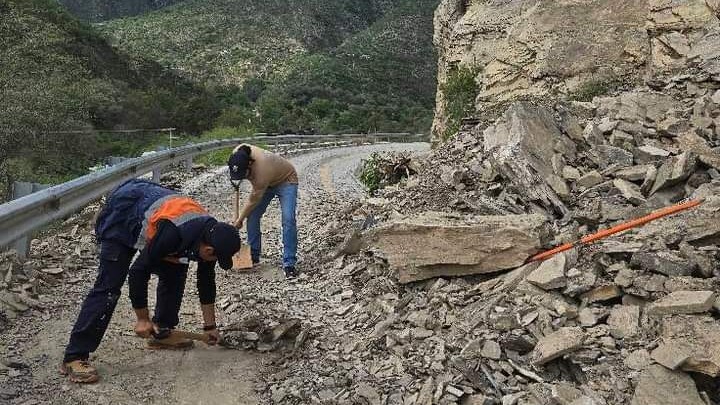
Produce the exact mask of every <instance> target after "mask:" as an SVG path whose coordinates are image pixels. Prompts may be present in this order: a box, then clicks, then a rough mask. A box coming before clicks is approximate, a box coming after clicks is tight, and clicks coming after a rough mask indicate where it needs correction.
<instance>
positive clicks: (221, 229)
mask: <svg viewBox="0 0 720 405" xmlns="http://www.w3.org/2000/svg"><path fill="white" fill-rule="evenodd" d="M208 242H210V246H212V247H213V249H215V256H217V258H218V264H219V265H220V267H221V268H223V269H224V270H230V269H231V268H232V266H233V260H232V258H233V256H234V255H235V253H237V252H238V251H239V250H240V246H242V242H241V241H240V232H238V229H237V228H236V227H234V226H232V225H230V224H226V223H224V222H218V223H216V224H215V225H214V226H213V227H212V228H211V229H210V235H209V241H208Z"/></svg>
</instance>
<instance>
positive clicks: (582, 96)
mask: <svg viewBox="0 0 720 405" xmlns="http://www.w3.org/2000/svg"><path fill="white" fill-rule="evenodd" d="M620 86H622V81H621V80H620V79H618V78H612V77H608V78H602V79H601V78H593V79H590V80H588V81H586V82H584V83H583V84H581V85H580V86H579V87H578V88H577V89H576V90H575V91H574V92H572V93H570V95H569V98H570V100H574V101H584V102H590V101H593V99H594V98H595V97H600V96H604V95H607V94H610V93H612V92H613V91H615V90H617V89H618V88H619V87H620Z"/></svg>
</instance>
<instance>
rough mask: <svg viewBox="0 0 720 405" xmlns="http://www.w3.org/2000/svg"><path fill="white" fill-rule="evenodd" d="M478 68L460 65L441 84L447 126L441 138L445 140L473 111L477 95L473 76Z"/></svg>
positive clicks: (477, 71)
mask: <svg viewBox="0 0 720 405" xmlns="http://www.w3.org/2000/svg"><path fill="white" fill-rule="evenodd" d="M478 73H480V69H478V68H475V67H460V68H457V69H456V70H454V71H452V72H451V73H450V74H449V75H448V79H447V81H446V82H445V83H444V84H443V85H442V87H441V89H442V92H443V93H444V94H445V99H446V100H447V101H446V110H445V116H446V117H447V127H446V129H445V132H444V133H443V134H442V139H443V140H447V139H448V138H450V137H451V136H453V135H454V134H456V133H457V131H458V130H459V129H460V123H461V122H462V119H463V118H465V117H467V116H469V115H471V114H473V113H474V112H475V99H476V98H477V95H478V85H477V83H476V82H475V77H476V76H477V75H478Z"/></svg>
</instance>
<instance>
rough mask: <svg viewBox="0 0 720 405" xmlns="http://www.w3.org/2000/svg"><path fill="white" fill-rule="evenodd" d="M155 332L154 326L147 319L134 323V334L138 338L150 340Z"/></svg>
mask: <svg viewBox="0 0 720 405" xmlns="http://www.w3.org/2000/svg"><path fill="white" fill-rule="evenodd" d="M155 332H156V330H155V325H154V324H153V323H152V322H150V321H149V320H147V319H139V320H138V321H137V322H136V323H135V333H136V334H137V335H138V336H140V337H143V338H146V339H147V338H151V337H152V335H153V333H155Z"/></svg>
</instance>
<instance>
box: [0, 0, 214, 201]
mask: <svg viewBox="0 0 720 405" xmlns="http://www.w3.org/2000/svg"><path fill="white" fill-rule="evenodd" d="M0 43H2V44H3V45H2V46H3V51H2V52H0V66H2V69H0V100H2V103H0V184H1V185H0V196H1V195H2V194H4V190H3V189H4V188H6V186H7V183H8V182H10V181H11V180H14V179H21V180H33V181H44V182H52V181H58V180H61V179H63V178H67V177H72V176H74V175H77V174H80V173H83V172H85V171H86V170H87V167H88V166H91V165H94V164H95V163H97V162H98V161H99V160H101V159H102V158H103V157H105V156H107V155H109V154H115V153H123V152H127V153H130V152H132V150H130V151H129V150H128V148H130V149H133V148H135V149H136V150H138V149H139V148H140V146H141V145H142V144H147V143H150V142H152V141H153V139H150V136H149V135H148V134H138V135H135V136H130V135H124V136H121V135H119V136H113V137H100V136H99V135H96V134H76V133H71V134H66V133H55V132H57V131H65V130H78V129H92V128H99V129H122V128H160V127H166V126H171V125H172V126H177V127H179V128H182V129H183V130H184V131H188V132H199V131H202V130H204V129H206V128H208V127H209V126H210V124H211V122H212V120H213V119H214V117H215V116H217V113H218V110H217V107H216V102H215V98H214V97H211V96H210V95H209V94H208V93H207V92H206V91H205V90H204V89H202V88H200V87H198V86H197V85H195V84H193V83H191V82H190V81H188V80H187V79H184V78H181V77H179V76H177V75H176V74H174V73H171V72H169V71H168V70H166V69H164V68H163V67H161V66H160V65H159V64H157V63H156V62H154V61H149V60H146V59H143V58H139V57H128V56H127V55H124V54H122V53H120V52H118V51H117V50H116V49H114V48H113V47H112V46H111V45H110V44H108V42H107V41H106V40H105V39H104V38H103V37H102V36H101V35H99V34H98V33H97V31H96V30H95V29H93V28H92V27H91V26H89V25H86V24H84V23H81V22H79V21H78V20H77V19H76V18H74V17H73V16H71V15H70V14H68V13H67V12H66V11H65V10H64V9H63V8H61V7H60V6H59V5H57V3H56V2H55V1H54V0H0Z"/></svg>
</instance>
